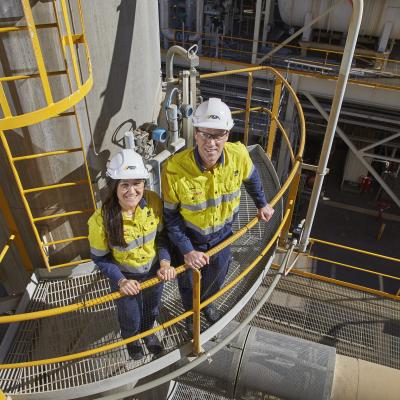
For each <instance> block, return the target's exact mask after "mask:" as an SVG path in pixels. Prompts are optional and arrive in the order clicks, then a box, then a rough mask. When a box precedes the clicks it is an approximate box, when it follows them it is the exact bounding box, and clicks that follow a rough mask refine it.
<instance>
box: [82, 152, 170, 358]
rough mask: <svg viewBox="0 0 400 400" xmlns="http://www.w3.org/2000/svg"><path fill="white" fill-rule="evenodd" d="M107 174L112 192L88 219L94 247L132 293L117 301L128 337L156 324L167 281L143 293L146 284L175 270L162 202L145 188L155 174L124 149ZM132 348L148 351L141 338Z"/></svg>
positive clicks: (139, 353) (136, 353)
mask: <svg viewBox="0 0 400 400" xmlns="http://www.w3.org/2000/svg"><path fill="white" fill-rule="evenodd" d="M107 175H108V176H109V177H110V178H111V193H110V195H109V197H108V198H107V200H106V201H105V202H104V204H103V206H102V208H101V209H99V210H96V211H95V212H94V214H93V215H92V216H91V217H90V219H89V221H88V225H89V242H90V251H91V257H92V260H93V261H94V262H95V263H96V264H97V266H98V267H99V269H100V271H101V272H102V273H103V274H104V275H105V276H107V277H108V278H109V280H110V284H111V289H112V290H113V291H116V290H119V291H120V292H121V293H122V294H124V295H126V296H125V297H123V298H121V299H119V300H117V308H118V319H119V323H120V327H121V335H122V337H123V338H124V339H126V338H129V337H131V336H133V335H136V334H138V333H139V332H144V331H146V330H148V329H151V328H152V327H153V324H154V321H155V319H156V317H157V315H158V306H159V303H160V300H161V295H162V289H163V284H161V283H160V284H157V285H155V286H152V287H150V288H147V289H145V290H143V292H141V290H140V283H141V282H143V281H145V280H147V279H150V278H152V277H154V276H156V275H157V276H158V277H159V278H160V279H161V280H163V281H168V280H171V279H173V278H175V269H174V268H173V267H171V265H170V259H171V258H170V254H169V251H168V247H167V245H166V237H165V236H164V235H163V233H162V211H163V210H162V203H161V200H160V198H159V197H158V195H157V194H156V193H154V192H151V191H149V190H145V180H146V179H148V177H149V173H148V171H147V170H146V168H145V166H144V164H143V160H142V158H141V157H140V155H139V154H137V153H136V152H135V151H134V150H132V149H124V150H122V151H120V152H119V153H118V154H116V155H115V156H114V157H113V158H112V159H111V161H110V163H109V166H108V168H107ZM144 342H145V344H146V347H147V349H148V350H149V351H150V352H151V353H153V354H158V353H160V352H161V350H162V346H161V343H160V341H159V340H158V338H157V336H156V335H154V334H153V335H150V336H147V337H145V338H144ZM127 349H128V353H129V355H130V357H131V358H132V359H134V360H140V359H141V358H142V357H143V356H144V353H143V349H142V346H141V345H140V343H139V341H135V342H133V343H129V344H128V346H127Z"/></svg>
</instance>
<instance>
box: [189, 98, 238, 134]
mask: <svg viewBox="0 0 400 400" xmlns="http://www.w3.org/2000/svg"><path fill="white" fill-rule="evenodd" d="M193 126H194V127H196V128H213V129H223V130H225V131H230V130H231V129H232V127H233V119H232V114H231V110H230V109H229V107H228V106H227V105H226V104H225V103H224V102H222V101H221V99H217V98H211V99H209V100H207V101H203V103H201V104H200V105H199V106H198V107H197V109H196V111H195V113H194V115H193Z"/></svg>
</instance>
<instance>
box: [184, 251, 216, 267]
mask: <svg viewBox="0 0 400 400" xmlns="http://www.w3.org/2000/svg"><path fill="white" fill-rule="evenodd" d="M183 257H184V260H185V264H186V265H187V266H188V267H189V268H196V269H200V268H203V267H204V266H205V265H207V264H208V263H209V262H210V257H209V256H208V255H207V254H206V253H203V252H201V251H196V250H192V251H190V252H189V253H186V254H185V255H184V256H183Z"/></svg>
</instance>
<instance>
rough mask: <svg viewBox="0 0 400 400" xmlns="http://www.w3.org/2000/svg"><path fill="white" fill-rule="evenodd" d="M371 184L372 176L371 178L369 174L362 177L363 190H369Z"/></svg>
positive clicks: (361, 186) (361, 185)
mask: <svg viewBox="0 0 400 400" xmlns="http://www.w3.org/2000/svg"><path fill="white" fill-rule="evenodd" d="M371 185H372V178H370V177H369V176H362V177H361V183H360V188H361V192H369V190H370V189H371Z"/></svg>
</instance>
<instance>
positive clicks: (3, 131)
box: [0, 0, 96, 271]
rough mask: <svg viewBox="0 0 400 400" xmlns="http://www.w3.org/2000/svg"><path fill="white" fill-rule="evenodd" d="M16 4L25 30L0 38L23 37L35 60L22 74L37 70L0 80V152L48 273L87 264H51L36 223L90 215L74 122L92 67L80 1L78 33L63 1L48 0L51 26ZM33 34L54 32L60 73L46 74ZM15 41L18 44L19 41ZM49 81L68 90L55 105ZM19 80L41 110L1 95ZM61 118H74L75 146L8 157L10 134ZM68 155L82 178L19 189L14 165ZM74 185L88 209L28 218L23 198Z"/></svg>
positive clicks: (84, 162)
mask: <svg viewBox="0 0 400 400" xmlns="http://www.w3.org/2000/svg"><path fill="white" fill-rule="evenodd" d="M21 3H22V8H23V12H24V17H25V21H26V25H25V26H13V27H11V26H10V27H5V28H1V29H0V35H1V34H7V35H12V34H13V33H17V34H18V35H21V34H22V33H24V32H26V33H27V36H26V37H24V38H25V39H26V41H27V43H28V42H29V41H30V42H31V46H32V51H33V55H34V59H35V62H34V63H33V66H27V67H26V69H32V68H35V67H37V70H38V71H37V72H34V73H30V74H25V75H11V72H9V73H10V75H9V76H4V77H0V107H1V109H2V112H3V118H0V141H1V144H2V146H3V147H4V151H5V153H6V155H7V159H8V162H9V164H10V168H11V170H12V173H13V175H14V179H15V186H16V187H17V189H18V191H19V193H20V196H21V200H22V203H23V205H24V208H25V210H26V213H27V214H28V219H29V222H30V225H31V227H32V231H33V234H34V237H35V239H36V242H37V244H38V248H39V251H40V253H41V255H42V259H43V262H44V265H45V266H46V267H47V269H48V270H49V271H51V270H52V269H57V268H62V267H67V266H71V265H76V264H80V263H82V262H85V261H88V260H83V259H81V260H76V261H70V260H66V262H63V263H61V264H57V265H51V263H50V261H49V257H48V254H47V249H48V246H49V243H48V242H49V241H47V242H46V241H45V240H43V239H42V237H41V234H40V232H39V229H38V223H41V222H43V221H48V220H54V219H56V218H68V217H72V216H77V215H80V214H84V213H86V214H88V213H89V212H93V211H94V209H95V208H96V204H95V198H94V193H93V188H92V185H91V178H90V173H89V167H88V164H87V160H86V150H85V143H84V139H83V135H82V132H81V126H80V122H79V118H78V115H77V112H76V108H75V106H76V104H77V103H78V102H79V101H81V100H82V99H83V98H84V97H85V96H86V95H87V94H88V92H89V90H90V89H91V87H92V86H93V77H92V67H91V63H90V56H89V49H88V45H87V43H86V39H85V35H84V21H83V15H82V9H81V2H80V0H77V2H76V4H77V11H78V14H79V18H80V26H81V30H82V31H81V32H80V33H79V34H77V33H75V32H73V31H72V28H71V26H72V25H71V22H70V20H71V18H72V16H71V14H70V10H69V9H68V7H67V3H66V1H65V0H59V1H55V0H54V1H53V2H52V6H53V14H54V19H55V22H50V23H47V24H38V25H36V24H35V19H34V15H33V12H32V8H31V4H30V2H29V0H21ZM39 29H41V30H50V31H51V33H54V35H52V36H50V35H49V37H51V38H54V39H55V40H54V43H52V45H53V49H54V51H55V54H54V55H53V56H54V57H56V58H57V59H58V58H59V59H60V60H59V61H60V62H61V63H63V64H64V69H62V70H55V71H49V70H48V68H47V66H46V63H45V61H44V59H45V57H49V55H48V54H47V55H44V54H43V52H42V46H43V43H41V41H40V38H39V35H38V30H39ZM21 32H22V33H21ZM18 37H19V39H20V40H21V41H22V38H21V36H18ZM46 37H47V36H46ZM17 43H18V42H17ZM78 45H79V46H81V47H82V48H83V54H84V58H83V59H82V60H81V64H80V65H78V56H77V51H78ZM46 46H47V48H50V46H48V43H46ZM58 50H60V51H58ZM3 57H7V52H4V54H3ZM84 60H85V62H84ZM85 67H86V70H85ZM81 74H82V76H86V77H87V78H86V80H85V81H84V82H82V78H81ZM50 77H52V79H53V81H54V79H56V78H57V79H59V81H60V82H61V80H64V79H65V78H67V79H66V81H67V82H68V89H63V90H64V92H63V96H62V98H61V99H60V100H57V101H55V99H56V98H60V93H59V92H57V93H54V90H55V88H57V90H58V91H59V90H60V89H59V87H58V86H60V85H55V84H54V83H52V82H53V81H52V80H50ZM23 80H27V81H29V82H30V83H31V84H32V85H33V87H34V88H35V89H36V90H37V91H38V93H39V90H41V91H42V93H43V97H44V99H45V103H46V104H45V106H44V107H42V106H41V107H42V108H37V109H34V110H32V111H29V112H26V113H23V111H22V109H23V107H15V104H14V103H15V101H19V100H18V99H15V96H16V94H12V93H11V91H10V92H8V91H7V90H5V87H6V85H8V84H10V83H13V82H15V81H23ZM62 82H64V81H62ZM62 87H64V85H62ZM32 103H33V102H32ZM39 103H40V102H38V104H39ZM67 110H70V111H67ZM71 110H72V111H71ZM18 111H20V113H18ZM67 116H72V117H73V118H74V123H75V125H76V132H75V133H76V134H77V137H78V140H79V144H80V145H79V147H74V148H70V149H60V150H54V151H47V152H42V153H34V154H26V155H18V156H17V155H14V154H13V152H16V151H18V150H19V149H18V150H17V149H15V148H13V147H12V146H11V145H10V139H11V137H12V136H14V135H15V132H14V129H16V128H21V127H27V128H25V131H26V132H29V126H30V125H34V124H38V123H40V122H42V121H44V120H47V119H49V118H59V117H67ZM74 141H75V140H74ZM70 153H80V154H81V155H82V165H83V167H84V168H83V170H84V176H83V177H82V178H83V179H78V180H77V181H72V182H54V183H52V184H50V185H46V186H43V185H36V186H35V185H33V186H32V187H28V188H26V187H24V185H23V183H22V182H23V179H21V171H23V167H22V166H20V165H21V164H22V162H24V161H27V160H35V159H40V158H43V157H62V156H64V155H68V154H70ZM75 185H84V186H86V188H87V192H88V197H90V202H91V208H90V209H85V210H73V211H68V212H58V213H53V214H48V210H49V209H51V207H48V204H45V205H43V207H42V208H43V209H44V210H46V215H39V216H37V215H34V214H33V209H32V208H31V205H30V202H29V200H28V198H27V195H29V194H32V193H38V192H43V191H47V190H57V189H64V188H69V187H73V186H75ZM43 197H44V196H43ZM36 208H37V205H36ZM61 208H62V207H61ZM82 239H83V236H82V235H78V236H72V237H68V238H60V239H59V240H51V241H50V243H51V245H52V246H57V245H61V244H64V243H67V242H74V241H77V240H82Z"/></svg>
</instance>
